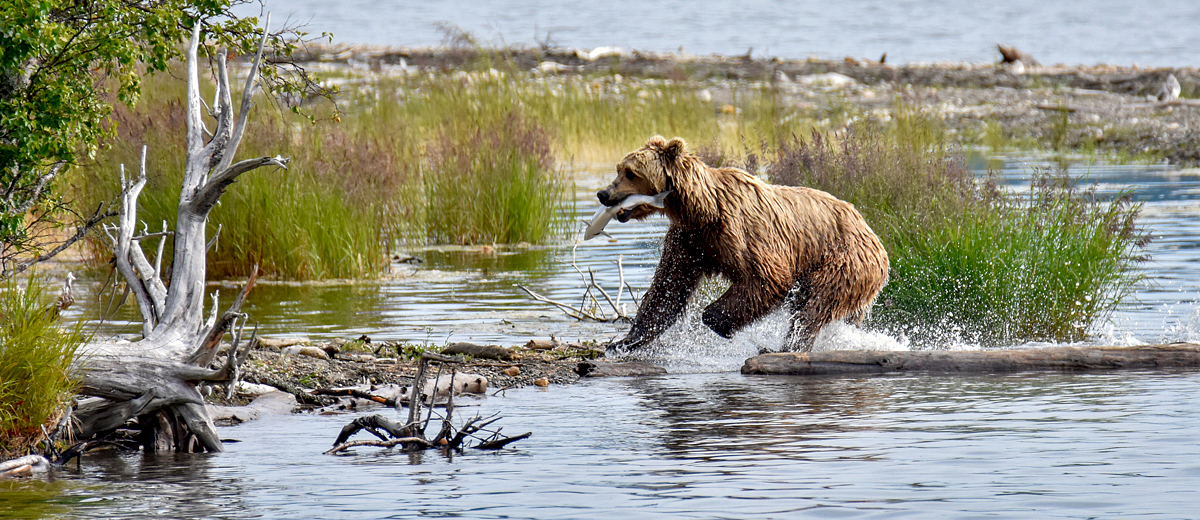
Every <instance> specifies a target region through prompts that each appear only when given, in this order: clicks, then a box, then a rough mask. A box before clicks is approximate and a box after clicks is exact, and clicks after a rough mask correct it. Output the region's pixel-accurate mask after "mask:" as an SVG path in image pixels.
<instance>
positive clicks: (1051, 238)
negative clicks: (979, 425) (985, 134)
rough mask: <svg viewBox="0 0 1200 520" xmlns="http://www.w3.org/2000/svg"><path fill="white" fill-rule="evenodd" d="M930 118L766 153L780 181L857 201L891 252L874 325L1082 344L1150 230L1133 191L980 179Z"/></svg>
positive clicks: (1122, 292)
mask: <svg viewBox="0 0 1200 520" xmlns="http://www.w3.org/2000/svg"><path fill="white" fill-rule="evenodd" d="M937 135H938V130H937V128H936V124H933V123H931V122H930V121H929V120H922V119H921V118H919V117H916V118H914V119H913V120H912V121H911V124H909V125H908V126H905V125H894V126H893V127H892V128H891V129H880V128H868V127H858V128H856V129H855V131H853V132H850V133H847V134H845V135H842V136H841V137H842V139H840V140H839V141H836V142H834V141H830V140H828V139H825V138H824V137H823V136H821V135H819V134H817V135H814V136H813V138H811V139H810V140H808V141H805V142H801V141H794V142H792V143H789V144H785V145H784V146H782V147H780V148H779V149H777V150H774V151H773V155H772V156H771V161H772V163H771V164H770V166H769V167H768V170H769V173H770V175H771V177H772V179H773V180H774V181H775V182H778V183H782V184H795V185H805V186H811V187H816V188H819V189H822V190H825V191H828V192H830V193H833V194H834V195H836V196H838V197H839V198H843V199H845V200H848V201H850V202H852V203H854V204H855V205H856V206H857V207H858V208H859V210H860V211H861V212H862V213H863V214H864V216H865V217H866V218H867V220H868V221H869V222H870V223H871V225H872V227H873V228H874V229H875V231H876V232H877V233H878V234H879V235H880V238H881V239H882V240H883V242H884V246H885V247H886V248H887V250H888V253H889V255H890V257H891V263H892V269H891V280H890V282H889V283H888V285H887V287H885V288H884V291H883V293H882V294H881V296H880V299H879V304H878V305H876V308H875V310H874V315H873V317H872V322H873V324H874V326H877V327H882V328H884V329H887V330H889V331H891V332H892V333H894V334H896V335H904V336H907V337H909V338H911V339H913V340H914V341H915V342H916V343H917V344H926V345H935V344H945V343H946V342H948V341H949V342H957V341H966V342H971V343H978V344H984V345H1001V344H1013V343H1022V342H1027V341H1031V340H1043V341H1079V340H1082V339H1084V338H1085V337H1087V335H1088V332H1089V330H1090V329H1091V327H1092V326H1093V325H1094V324H1096V323H1098V322H1100V321H1102V320H1104V319H1105V318H1107V317H1108V316H1109V314H1110V313H1111V312H1112V311H1113V310H1114V309H1115V308H1116V306H1117V304H1118V303H1120V302H1121V300H1122V299H1123V298H1124V297H1126V296H1127V295H1128V294H1129V293H1130V292H1131V291H1132V289H1133V285H1134V284H1135V283H1137V282H1138V281H1139V280H1140V278H1141V274H1140V271H1138V270H1137V268H1136V264H1137V263H1138V262H1139V261H1140V259H1141V257H1140V256H1139V253H1140V251H1141V249H1142V248H1143V247H1144V246H1145V245H1146V242H1147V240H1148V235H1147V234H1146V233H1145V232H1144V231H1142V230H1140V229H1138V228H1137V227H1136V225H1135V219H1136V216H1137V213H1138V209H1139V206H1138V205H1136V204H1132V203H1130V201H1129V199H1128V198H1125V197H1119V198H1117V199H1115V200H1108V201H1102V200H1097V199H1096V197H1095V193H1094V191H1091V190H1085V189H1080V188H1079V186H1078V182H1079V181H1078V179H1072V178H1071V177H1069V176H1068V175H1067V174H1066V173H1065V172H1057V173H1054V172H1046V171H1040V172H1034V179H1033V184H1032V189H1031V191H1030V192H1029V193H1027V194H1015V193H1007V192H1001V191H999V190H997V189H995V187H994V186H992V185H991V183H990V182H987V181H986V179H985V180H982V181H979V180H977V179H976V178H975V176H974V175H972V174H971V173H970V172H969V171H967V170H966V168H965V167H964V165H963V163H962V161H961V160H960V159H958V158H956V157H955V156H954V155H953V154H948V153H947V152H946V151H945V150H943V149H942V148H941V143H942V142H944V141H942V140H940V139H938V137H937Z"/></svg>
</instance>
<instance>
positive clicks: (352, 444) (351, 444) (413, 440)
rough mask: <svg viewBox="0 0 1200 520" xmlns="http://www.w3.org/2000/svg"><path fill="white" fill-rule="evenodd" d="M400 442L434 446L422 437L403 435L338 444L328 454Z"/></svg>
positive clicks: (381, 446)
mask: <svg viewBox="0 0 1200 520" xmlns="http://www.w3.org/2000/svg"><path fill="white" fill-rule="evenodd" d="M399 444H417V445H420V446H421V447H424V448H432V447H434V444H433V443H431V442H429V441H427V440H425V439H422V438H420V437H401V438H399V439H392V440H390V441H351V442H346V443H342V444H338V445H337V446H334V447H332V448H330V449H329V451H326V452H325V454H326V455H333V454H335V453H338V452H340V451H344V450H347V449H350V448H353V447H355V446H378V447H380V448H391V447H394V446H396V445H399Z"/></svg>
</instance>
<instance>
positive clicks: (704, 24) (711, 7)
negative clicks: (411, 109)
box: [244, 0, 1200, 67]
mask: <svg viewBox="0 0 1200 520" xmlns="http://www.w3.org/2000/svg"><path fill="white" fill-rule="evenodd" d="M268 9H269V10H271V11H273V16H274V20H275V22H274V24H275V25H276V26H278V24H279V20H280V19H281V18H287V19H288V20H289V21H290V22H293V23H305V24H307V27H306V30H307V31H308V32H309V33H311V34H314V35H319V34H320V33H322V32H331V33H333V35H334V39H335V41H337V42H340V43H365V44H375V45H386V46H407V47H421V46H433V45H438V44H441V43H442V42H443V40H444V36H445V33H444V32H443V31H442V30H441V29H439V25H438V24H439V23H441V22H448V23H452V24H454V25H456V26H458V27H459V28H461V29H463V30H465V31H468V32H470V33H471V34H473V35H474V36H475V37H476V38H477V39H479V40H481V41H482V42H488V43H492V44H524V45H530V46H532V45H536V43H537V42H545V41H546V40H547V36H548V37H549V41H550V42H553V43H554V44H556V45H558V46H566V47H579V48H585V49H591V48H594V47H600V46H618V47H621V48H624V49H625V50H630V49H637V50H648V51H656V52H678V51H680V49H682V50H683V51H685V52H687V53H690V54H694V55H708V54H710V53H718V54H723V55H728V56H734V55H743V54H746V52H747V51H749V50H750V49H753V52H752V54H753V55H754V56H755V57H775V56H778V57H781V58H788V59H803V58H806V57H809V56H818V57H822V58H827V59H842V58H843V57H845V56H853V57H856V58H860V59H862V58H869V59H878V58H879V57H880V56H881V55H882V54H883V53H887V55H888V62H889V63H910V62H930V61H967V62H971V63H989V62H993V61H996V60H997V58H998V55H997V53H996V47H995V45H996V44H997V43H1002V44H1006V45H1015V46H1017V47H1018V48H1020V49H1022V50H1024V51H1027V52H1029V53H1030V54H1032V55H1033V56H1034V57H1036V58H1037V59H1038V60H1039V61H1041V62H1042V63H1043V64H1055V63H1064V64H1068V65H1094V64H1100V63H1107V64H1113V65H1124V66H1129V65H1133V64H1139V65H1141V66H1155V67H1182V66H1197V65H1200V54H1198V53H1197V51H1196V49H1200V31H1196V30H1195V27H1194V26H1195V22H1196V21H1197V20H1200V3H1197V2H1187V1H1179V0H1091V1H1088V2H1044V1H1039V0H1002V1H1000V0H992V1H985V2H961V1H956V0H845V1H841V2H821V1H814V0H801V1H791V2H784V1H779V0H743V1H741V2H714V1H701V2H685V1H682V0H658V1H651V2H644V1H635V0H612V1H609V2H560V1H549V0H533V1H528V0H492V1H468V2H445V1H434V2H419V1H412V0H384V1H378V0H346V1H341V2H330V1H326V0H294V1H292V2H288V3H286V4H283V3H274V2H268ZM244 12H246V13H257V12H258V9H257V6H254V9H253V10H251V9H246V10H244Z"/></svg>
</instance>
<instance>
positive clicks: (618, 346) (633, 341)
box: [604, 336, 649, 356]
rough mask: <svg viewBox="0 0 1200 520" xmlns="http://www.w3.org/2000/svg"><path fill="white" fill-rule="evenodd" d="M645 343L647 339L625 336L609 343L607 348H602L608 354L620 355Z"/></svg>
mask: <svg viewBox="0 0 1200 520" xmlns="http://www.w3.org/2000/svg"><path fill="white" fill-rule="evenodd" d="M647 343H649V341H646V340H644V339H639V338H634V337H632V336H625V337H624V338H621V339H619V340H617V341H614V342H612V343H609V344H608V348H606V349H604V353H605V354H606V355H608V356H622V355H624V354H628V353H629V352H631V351H634V350H637V349H639V348H642V347H644V346H646V344H647Z"/></svg>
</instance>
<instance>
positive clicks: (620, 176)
mask: <svg viewBox="0 0 1200 520" xmlns="http://www.w3.org/2000/svg"><path fill="white" fill-rule="evenodd" d="M686 154H687V143H686V142H684V140H683V139H680V138H678V137H676V138H674V139H671V140H670V141H667V140H666V139H663V138H662V136H657V135H656V136H654V137H651V138H650V140H649V141H646V144H645V146H642V147H641V148H638V149H637V150H634V151H632V152H629V155H626V156H625V158H624V159H622V160H621V162H619V163H617V178H616V179H614V180H613V182H612V184H609V185H608V186H607V187H605V188H604V189H602V190H600V191H599V192H597V193H596V198H598V199H600V203H601V204H603V205H605V206H609V207H612V206H616V205H617V204H620V203H621V202H622V201H624V200H625V199H626V198H627V197H629V196H630V195H649V196H654V195H658V194H659V193H662V192H664V191H667V190H670V189H672V182H671V176H672V175H673V173H674V172H675V170H676V169H677V167H678V165H679V163H680V160H681V159H682V158H683V157H684V155H686ZM658 211H662V210H661V209H659V208H655V207H653V206H649V205H646V204H642V205H639V206H635V207H633V208H630V209H624V210H621V211H620V212H618V213H617V220H619V221H621V222H628V221H629V219H639V220H640V219H644V218H646V217H648V216H650V215H653V214H654V213H655V212H658Z"/></svg>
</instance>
